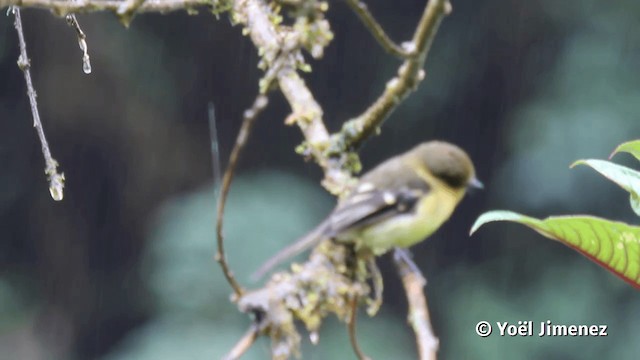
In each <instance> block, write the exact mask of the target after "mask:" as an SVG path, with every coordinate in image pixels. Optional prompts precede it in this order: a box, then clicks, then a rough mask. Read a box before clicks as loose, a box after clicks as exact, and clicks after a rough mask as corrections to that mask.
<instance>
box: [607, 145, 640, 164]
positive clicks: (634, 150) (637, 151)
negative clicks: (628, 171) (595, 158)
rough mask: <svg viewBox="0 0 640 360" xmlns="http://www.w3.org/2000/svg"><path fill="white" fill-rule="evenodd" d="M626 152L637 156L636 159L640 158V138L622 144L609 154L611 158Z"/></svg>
mask: <svg viewBox="0 0 640 360" xmlns="http://www.w3.org/2000/svg"><path fill="white" fill-rule="evenodd" d="M621 152H626V153H629V154H631V155H633V156H635V157H636V159H638V160H640V140H633V141H628V142H626V143H623V144H620V145H619V146H618V147H617V148H616V149H615V150H613V152H612V153H611V155H610V156H609V159H611V158H612V157H613V156H614V155H615V154H617V153H621Z"/></svg>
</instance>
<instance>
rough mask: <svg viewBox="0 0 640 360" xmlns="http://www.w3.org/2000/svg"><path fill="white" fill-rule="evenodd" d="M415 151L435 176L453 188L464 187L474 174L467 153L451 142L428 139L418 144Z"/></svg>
mask: <svg viewBox="0 0 640 360" xmlns="http://www.w3.org/2000/svg"><path fill="white" fill-rule="evenodd" d="M415 151H416V152H417V153H418V154H419V155H418V156H419V157H420V159H421V160H422V162H423V163H424V164H425V166H426V167H427V168H428V169H429V170H430V171H431V173H432V174H433V175H434V176H435V177H436V178H438V179H440V180H442V181H443V182H444V183H446V184H447V185H449V186H451V187H453V188H463V187H466V186H467V185H468V184H469V181H470V180H471V178H472V177H474V176H475V169H474V168H473V163H472V162H471V159H469V156H468V155H467V153H466V152H465V151H464V150H462V149H460V148H459V147H457V146H455V145H453V144H450V143H447V142H443V141H429V142H426V143H423V144H420V145H418V146H417V147H416V148H415Z"/></svg>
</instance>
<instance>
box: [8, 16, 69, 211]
mask: <svg viewBox="0 0 640 360" xmlns="http://www.w3.org/2000/svg"><path fill="white" fill-rule="evenodd" d="M11 11H12V12H13V15H14V16H15V21H14V23H13V24H14V26H15V28H16V31H17V32H18V43H19V45H20V56H19V57H18V67H19V68H20V70H22V72H23V73H24V80H25V82H26V84H27V96H28V97H29V104H30V105H31V115H32V116H33V127H35V128H36V131H37V132H38V137H39V138H40V144H41V145H42V155H43V156H44V162H45V165H46V166H45V169H44V173H45V174H47V178H48V180H49V193H50V194H51V197H52V198H53V200H55V201H60V200H62V199H63V198H64V180H65V178H64V173H61V174H58V162H57V161H56V160H55V159H54V158H53V157H52V156H51V150H49V144H48V143H47V138H46V137H45V135H44V129H43V127H42V122H41V121H40V112H39V111H38V102H37V100H36V98H37V97H38V95H37V94H36V90H35V88H34V87H33V82H32V81H31V61H30V60H29V57H28V56H27V43H26V42H25V40H24V32H23V31H22V18H21V16H20V8H18V7H13V9H12V10H11Z"/></svg>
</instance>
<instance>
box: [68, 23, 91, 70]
mask: <svg viewBox="0 0 640 360" xmlns="http://www.w3.org/2000/svg"><path fill="white" fill-rule="evenodd" d="M66 19H67V24H68V25H69V26H71V27H72V28H73V29H74V30H75V31H76V35H77V36H78V46H80V50H82V71H83V72H84V73H85V74H91V59H89V49H88V47H87V35H85V33H84V31H82V28H81V27H80V23H79V22H78V19H76V14H67V16H66Z"/></svg>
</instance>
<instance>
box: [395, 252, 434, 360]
mask: <svg viewBox="0 0 640 360" xmlns="http://www.w3.org/2000/svg"><path fill="white" fill-rule="evenodd" d="M394 255H395V256H394V262H395V264H396V268H397V270H398V274H399V275H400V277H401V278H402V285H403V286H404V290H405V292H406V294H407V302H408V303H409V314H408V317H407V319H408V321H409V324H410V325H411V328H413V332H414V333H415V334H416V343H417V345H418V355H419V359H420V360H435V359H436V358H437V352H438V338H436V336H435V335H434V334H433V329H432V328H431V320H430V318H429V309H428V307H427V299H426V297H425V295H424V292H423V288H424V286H425V285H426V284H427V282H426V280H425V279H424V277H423V276H422V274H421V273H420V270H419V269H418V267H417V266H416V265H415V263H414V262H413V260H411V258H410V257H408V255H407V253H406V252H404V250H396V252H395V254H394Z"/></svg>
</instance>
